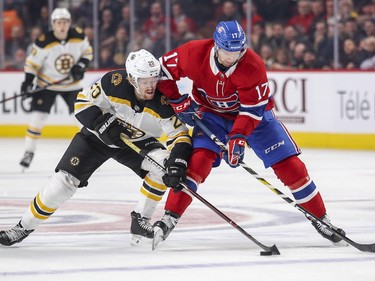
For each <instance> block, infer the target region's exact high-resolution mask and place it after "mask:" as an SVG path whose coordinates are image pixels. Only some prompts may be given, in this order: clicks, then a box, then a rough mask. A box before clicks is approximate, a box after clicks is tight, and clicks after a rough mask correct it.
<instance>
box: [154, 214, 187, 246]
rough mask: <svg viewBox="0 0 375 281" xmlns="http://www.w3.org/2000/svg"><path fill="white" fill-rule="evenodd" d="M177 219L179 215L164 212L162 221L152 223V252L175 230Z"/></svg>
mask: <svg viewBox="0 0 375 281" xmlns="http://www.w3.org/2000/svg"><path fill="white" fill-rule="evenodd" d="M179 218H180V216H179V215H177V214H175V213H173V212H171V211H165V214H164V216H163V217H162V219H161V220H160V221H156V222H155V223H154V239H153V240H152V250H155V249H156V247H157V246H158V245H159V244H160V243H161V242H163V241H165V239H167V237H168V235H169V234H170V233H171V232H172V230H173V229H174V228H175V226H176V224H177V222H178V219H179Z"/></svg>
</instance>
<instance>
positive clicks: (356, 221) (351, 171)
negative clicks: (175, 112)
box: [0, 139, 375, 281]
mask: <svg viewBox="0 0 375 281" xmlns="http://www.w3.org/2000/svg"><path fill="white" fill-rule="evenodd" d="M68 144H69V140H53V139H41V141H40V142H39V145H38V149H37V153H36V156H35V158H34V162H33V163H32V166H31V167H30V169H29V170H27V171H26V172H25V173H21V169H20V167H19V165H18V162H19V160H20V158H21V156H22V154H23V140H22V139H0V229H7V228H9V227H12V226H14V225H15V224H16V223H17V222H18V220H19V219H20V218H21V216H22V214H23V212H24V211H25V210H26V208H27V207H28V205H29V203H30V201H31V200H32V199H33V198H34V196H35V195H36V194H37V192H38V191H39V190H40V189H41V188H42V187H43V185H44V184H45V183H46V182H47V180H48V178H49V177H50V176H51V175H52V174H53V172H54V168H55V166H56V164H57V163H58V161H59V159H60V158H61V156H62V155H63V153H64V151H65V149H66V147H67V145H68ZM301 159H302V160H303V161H304V162H305V163H306V165H307V167H308V169H309V172H310V175H311V177H312V178H313V179H314V181H315V183H316V184H317V186H318V187H319V189H320V191H321V194H322V196H323V198H324V200H325V203H326V207H327V210H328V213H329V215H330V217H331V220H332V222H333V223H334V224H336V225H338V226H340V227H342V228H343V229H344V230H345V231H346V232H347V237H348V238H350V239H352V240H353V241H355V242H359V243H366V244H369V243H374V242H375V184H374V182H375V169H374V164H375V151H350V150H321V149H319V150H318V149H306V148H305V149H303V153H302V155H301ZM245 163H246V164H247V165H248V166H250V167H251V168H252V169H254V170H255V171H256V172H257V173H258V174H259V175H261V176H263V177H264V178H265V179H266V180H267V181H269V182H270V183H271V184H272V185H273V186H275V187H276V188H278V189H279V190H281V191H282V192H283V193H285V194H287V195H288V196H289V197H291V194H290V192H289V190H288V189H287V188H285V187H284V186H283V185H282V184H281V183H280V182H279V181H278V180H277V178H276V177H275V176H274V174H273V172H272V170H270V169H267V170H266V169H264V167H263V166H262V164H261V162H260V160H259V159H257V158H256V157H255V156H254V154H253V153H252V151H251V150H247V152H246V158H245ZM141 182H142V181H141V180H140V179H139V178H137V177H136V176H135V175H134V174H133V172H132V171H131V170H129V169H128V168H126V167H123V166H121V165H120V164H118V163H117V162H115V161H113V160H110V161H108V162H107V163H105V165H103V166H102V167H101V168H100V169H99V170H98V171H96V173H95V174H94V175H93V176H92V178H91V179H90V181H89V185H88V186H87V187H85V188H82V189H80V190H78V192H77V193H76V194H75V196H74V197H73V198H72V199H71V200H69V201H67V202H66V203H65V204H64V205H63V206H62V207H61V208H59V209H58V210H57V211H56V212H55V214H54V215H53V216H52V217H51V218H50V219H49V220H47V221H46V222H45V223H43V224H42V225H41V226H40V227H39V228H38V229H37V230H36V231H35V232H34V233H32V234H31V235H30V236H29V237H28V238H26V239H25V240H24V241H23V242H22V243H20V244H17V245H14V246H12V247H0V280H1V281H2V280H11V281H18V280H27V281H34V280H38V281H39V280H54V281H59V280H64V281H65V280H69V281H73V280H79V281H82V280H83V281H84V280H90V281H95V280H100V281H102V280H137V281H144V280H155V281H157V280H160V281H168V280H178V281H183V280H205V281H209V280H215V281H221V280H223V281H224V280H235V281H242V280H244V281H245V280H246V281H249V280H254V281H263V280H265V281H268V280H270V281H271V280H272V281H274V280H288V281H293V280H296V281H297V280H298V281H300V280H303V281H318V280H319V281H322V280H339V281H353V280H356V281H367V280H368V281H370V280H371V281H372V280H374V278H375V277H374V273H375V254H374V253H364V252H361V251H359V250H358V249H356V248H354V247H352V246H334V245H332V244H331V243H330V242H329V241H326V240H325V239H323V238H322V237H321V236H320V235H318V234H317V232H316V231H315V229H314V228H313V227H312V226H311V224H310V223H309V222H308V221H307V220H306V219H305V217H304V215H303V214H302V213H301V212H300V211H298V210H297V209H296V208H294V207H293V206H291V205H290V204H288V203H286V202H285V201H284V200H282V199H281V198H280V197H278V196H277V195H276V194H274V193H273V192H271V191H270V190H269V188H268V187H267V186H265V185H263V184H262V183H260V182H259V181H258V180H257V179H255V178H254V177H253V176H252V175H251V174H249V173H248V172H246V171H245V170H244V169H242V168H241V167H240V168H237V169H231V168H229V167H228V166H227V165H226V164H225V163H222V165H221V166H220V167H219V168H216V169H214V170H213V172H212V173H211V175H210V176H209V178H208V179H207V181H206V182H205V183H204V184H202V185H201V187H200V189H199V193H200V194H201V195H202V196H203V197H204V198H205V199H206V200H208V201H209V202H210V203H211V204H213V205H214V206H215V207H216V208H218V209H219V210H220V211H222V212H223V213H225V214H226V215H227V216H228V217H229V218H230V219H232V220H233V221H234V222H235V223H237V225H239V226H240V227H242V228H243V229H244V230H245V231H246V232H247V233H248V234H250V235H252V236H253V237H254V238H256V239H258V240H259V241H260V242H261V243H263V244H265V245H267V246H272V245H274V244H276V245H277V247H278V249H279V250H280V252H281V255H280V256H260V255H259V253H260V251H261V250H262V249H260V248H259V247H258V246H257V245H255V244H254V243H253V242H252V241H251V240H250V239H249V238H248V237H246V236H245V235H243V234H242V233H240V232H239V231H237V229H235V228H234V227H232V226H231V225H229V224H228V223H227V222H226V221H224V220H223V219H222V218H221V217H219V216H218V215H217V214H216V213H214V212H213V211H212V210H210V209H209V208H208V207H207V206H205V205H204V204H202V203H201V202H200V201H199V200H196V199H195V200H194V201H193V204H192V205H191V206H190V208H189V209H188V210H187V212H186V213H185V215H184V216H183V217H182V219H181V220H180V222H179V224H178V225H177V227H176V229H175V230H174V231H173V232H172V234H171V235H170V236H169V238H168V239H167V240H166V241H165V242H164V244H162V245H161V246H160V247H159V248H158V249H156V250H155V251H151V245H150V244H147V243H146V244H145V245H142V246H139V247H134V246H131V245H130V237H131V236H130V233H129V227H130V212H131V211H132V208H133V207H134V205H135V202H136V200H137V196H138V190H139V188H140V185H141ZM164 200H165V199H164ZM164 200H163V201H162V202H161V203H160V205H159V206H158V210H157V213H156V214H155V216H154V218H153V221H154V220H157V219H159V218H160V217H161V215H162V213H163V205H164Z"/></svg>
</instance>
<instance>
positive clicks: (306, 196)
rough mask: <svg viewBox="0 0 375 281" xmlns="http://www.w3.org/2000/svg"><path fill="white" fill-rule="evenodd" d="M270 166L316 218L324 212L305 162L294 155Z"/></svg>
mask: <svg viewBox="0 0 375 281" xmlns="http://www.w3.org/2000/svg"><path fill="white" fill-rule="evenodd" d="M272 168H273V170H274V172H275V174H276V176H277V177H278V178H279V179H280V180H281V181H282V183H283V184H284V185H286V186H287V187H289V189H290V190H291V192H292V194H293V197H294V198H295V200H296V202H297V203H298V204H299V205H300V206H301V207H303V208H304V209H306V210H307V211H309V212H310V213H312V214H314V215H315V216H317V217H318V218H321V217H322V216H323V215H324V214H325V213H326V209H325V206H324V202H323V199H322V197H321V195H320V193H319V191H318V189H317V188H316V186H315V184H314V182H313V181H312V180H311V179H310V177H309V175H308V173H307V169H306V166H305V164H304V163H303V162H302V161H301V160H300V159H299V158H298V157H297V156H296V155H294V156H292V157H289V158H287V159H284V160H283V161H281V162H279V163H276V164H275V165H273V166H272Z"/></svg>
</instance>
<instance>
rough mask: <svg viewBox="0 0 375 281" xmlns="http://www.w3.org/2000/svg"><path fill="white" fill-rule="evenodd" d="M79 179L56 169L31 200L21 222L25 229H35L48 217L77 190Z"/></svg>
mask: <svg viewBox="0 0 375 281" xmlns="http://www.w3.org/2000/svg"><path fill="white" fill-rule="evenodd" d="M79 183H80V181H79V180H78V179H77V178H75V177H73V176H72V175H70V174H68V173H67V172H65V171H61V170H60V171H58V172H57V173H55V174H54V175H53V176H52V178H51V179H50V180H49V182H48V183H47V185H46V186H45V187H44V188H43V189H42V190H41V191H40V192H39V193H38V194H37V195H36V196H35V198H34V200H33V201H31V203H30V206H29V208H28V209H27V210H26V212H25V213H24V215H23V217H22V220H21V223H22V225H23V227H25V228H26V229H35V228H37V227H38V226H39V224H40V223H41V222H43V221H44V220H46V219H48V218H49V217H50V216H51V215H52V214H53V213H54V212H55V211H56V209H57V208H58V207H60V206H61V205H62V204H63V203H64V202H65V201H67V200H68V199H69V198H71V197H72V196H73V195H74V193H75V192H76V191H77V188H78V185H79Z"/></svg>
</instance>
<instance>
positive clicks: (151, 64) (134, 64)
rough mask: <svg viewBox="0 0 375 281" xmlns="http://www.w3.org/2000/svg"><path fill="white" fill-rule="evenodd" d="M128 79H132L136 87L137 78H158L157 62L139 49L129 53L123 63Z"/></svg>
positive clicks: (158, 64)
mask: <svg viewBox="0 0 375 281" xmlns="http://www.w3.org/2000/svg"><path fill="white" fill-rule="evenodd" d="M125 68H126V72H127V73H128V77H129V78H131V79H133V81H134V83H135V84H136V85H135V86H137V80H138V78H149V77H158V76H159V74H160V63H159V61H158V60H157V59H156V58H155V57H154V56H153V55H152V54H151V53H150V52H148V51H146V50H144V49H141V50H139V51H136V52H131V53H130V54H129V55H128V57H127V58H126V62H125Z"/></svg>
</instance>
